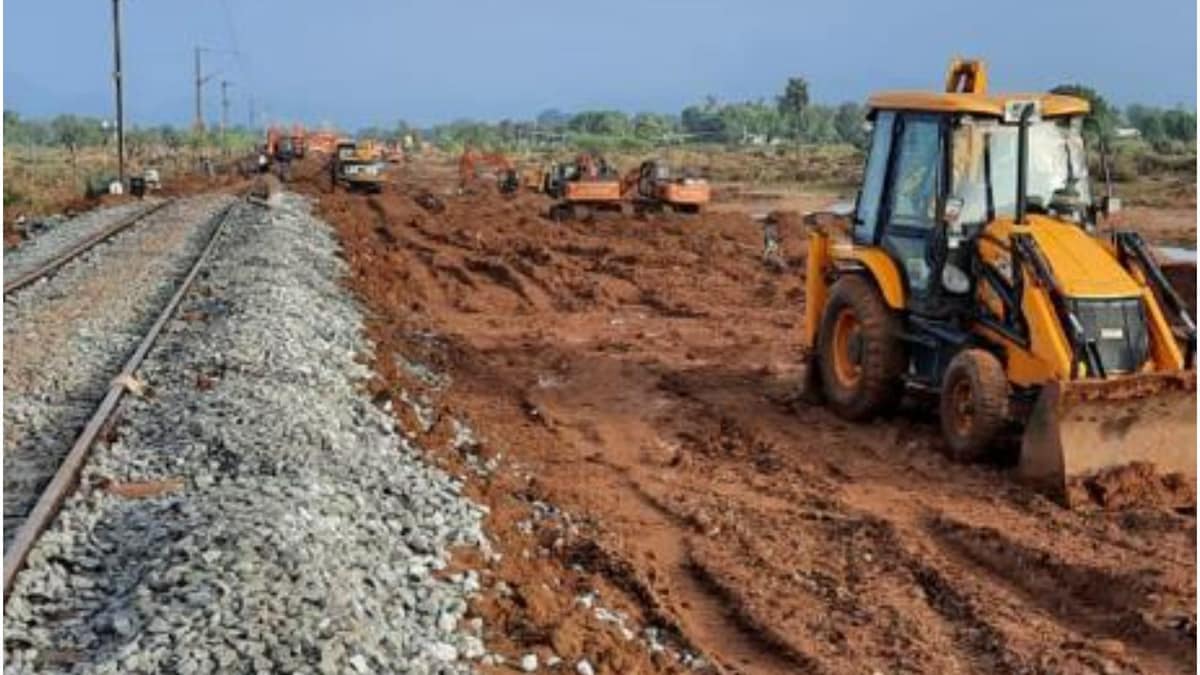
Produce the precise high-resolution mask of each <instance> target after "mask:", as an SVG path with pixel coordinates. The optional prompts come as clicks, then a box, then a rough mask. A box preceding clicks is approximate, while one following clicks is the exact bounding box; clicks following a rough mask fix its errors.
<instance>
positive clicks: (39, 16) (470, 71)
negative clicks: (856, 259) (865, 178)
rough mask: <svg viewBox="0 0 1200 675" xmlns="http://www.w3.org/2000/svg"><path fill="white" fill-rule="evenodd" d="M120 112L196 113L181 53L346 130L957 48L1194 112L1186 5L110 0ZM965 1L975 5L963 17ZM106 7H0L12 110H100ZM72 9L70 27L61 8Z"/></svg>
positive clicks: (1018, 72) (854, 85)
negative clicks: (118, 44) (203, 52)
mask: <svg viewBox="0 0 1200 675" xmlns="http://www.w3.org/2000/svg"><path fill="white" fill-rule="evenodd" d="M122 2H123V29H122V30H123V39H124V43H125V44H124V61H125V81H126V99H125V100H126V116H127V120H128V121H129V122H132V123H135V124H151V123H161V122H175V123H178V122H187V121H189V120H190V119H191V117H192V110H193V103H192V84H191V80H192V47H193V45H195V44H203V45H207V46H210V47H219V48H225V49H231V48H234V47H235V46H236V47H237V48H238V49H239V50H240V52H241V56H240V58H235V57H232V56H228V55H219V54H212V55H207V56H206V57H205V61H206V66H207V67H208V68H211V69H213V70H219V71H221V75H219V76H218V77H217V78H214V83H213V84H210V85H208V87H207V88H206V100H205V112H206V115H207V117H208V119H209V121H210V122H211V121H214V120H215V119H216V118H217V115H218V112H219V107H218V105H217V99H218V89H217V87H216V86H215V81H216V80H218V79H220V78H221V77H224V78H226V79H229V80H231V81H232V82H233V84H232V85H231V88H230V96H231V99H232V108H231V117H232V118H233V120H234V121H236V122H243V123H244V122H245V120H246V119H247V104H248V95H250V94H251V93H253V94H254V95H255V97H256V99H257V104H258V109H259V111H260V112H261V111H264V110H265V111H266V112H267V113H268V114H269V115H270V116H271V117H272V118H276V119H282V120H303V121H305V122H308V123H318V122H322V121H328V122H333V123H337V124H339V125H342V126H345V127H349V128H357V127H361V126H364V125H368V124H386V125H390V124H393V123H394V122H395V121H396V120H398V119H406V120H408V121H410V122H412V123H416V124H420V125H427V124H431V123H434V122H438V121H448V120H451V119H455V118H462V117H472V118H478V119H500V118H503V117H512V118H530V117H533V116H534V115H536V114H537V113H538V112H539V111H540V110H542V109H545V108H550V107H555V108H559V109H561V110H566V111H572V110H579V109H585V108H619V109H623V110H627V111H630V112H636V111H641V110H651V111H658V112H678V111H679V110H680V109H681V108H682V107H683V106H684V105H687V104H689V103H693V102H697V101H700V100H702V99H703V97H704V96H705V95H708V94H712V95H715V96H717V97H718V98H719V99H721V100H741V99H755V98H768V99H769V98H772V97H773V96H775V95H776V94H777V93H778V92H779V91H780V90H781V89H782V86H783V83H784V81H785V80H786V78H787V77H788V76H789V75H802V76H804V77H806V78H807V79H808V81H809V83H810V92H811V94H812V96H813V98H814V99H815V100H818V101H822V102H830V103H834V102H840V101H844V100H855V101H859V100H862V99H863V98H865V97H866V95H867V94H868V93H869V92H870V91H871V90H874V89H882V88H893V87H920V88H931V87H938V86H940V85H941V82H942V78H943V74H944V69H945V66H946V61H947V60H948V58H949V57H950V56H952V55H954V54H961V55H964V56H980V57H983V58H985V59H987V60H988V62H989V67H990V76H991V82H992V86H993V88H994V89H1009V90H1012V89H1045V88H1048V87H1050V86H1053V85H1054V84H1057V83H1060V82H1075V81H1079V82H1084V83H1089V84H1092V85H1094V86H1095V87H1097V88H1098V89H1099V90H1100V91H1101V92H1102V93H1103V94H1104V95H1106V96H1107V97H1108V98H1109V99H1110V100H1112V101H1114V102H1116V103H1117V104H1119V105H1125V104H1128V103H1133V102H1142V103H1148V104H1153V105H1161V106H1174V105H1177V104H1182V105H1184V106H1185V107H1187V108H1189V109H1194V108H1195V100H1196V3H1195V2H1194V0H1141V1H1140V2H1137V3H1128V2H1120V3H1118V2H1113V1H1112V0H1093V1H1091V2H1088V1H1084V0H1038V1H1031V0H1006V1H1004V2H987V3H974V2H962V0H905V1H903V2H889V1H879V2H864V1H861V0H849V1H845V2H843V1H839V0H822V1H821V2H799V1H793V2H787V1H784V0H776V1H766V0H743V1H741V2H734V1H732V0H731V1H729V2H720V1H717V0H663V1H658V2H656V1H654V0H642V1H638V0H605V1H603V2H573V1H571V0H557V1H542V0H502V1H499V0H498V1H488V0H459V1H457V2H455V1H451V0H444V1H442V2H437V1H433V0H431V1H410V2H404V1H400V0H392V1H384V0H343V1H342V2H334V1H331V0H122ZM968 7H970V9H967V8H968ZM110 11H111V4H110V3H109V2H108V1H107V0H75V1H72V2H64V1H61V0H58V1H55V0H49V1H47V0H8V1H7V2H5V3H4V107H5V108H8V109H14V110H17V111H18V112H21V113H23V114H26V115H32V116H41V115H49V114H54V113H57V112H77V113H83V114H94V115H111V114H112V112H111V111H112V108H113V104H112V93H111V80H110V72H111V67H112V46H111V39H112V35H111V29H110ZM68 17H69V18H68Z"/></svg>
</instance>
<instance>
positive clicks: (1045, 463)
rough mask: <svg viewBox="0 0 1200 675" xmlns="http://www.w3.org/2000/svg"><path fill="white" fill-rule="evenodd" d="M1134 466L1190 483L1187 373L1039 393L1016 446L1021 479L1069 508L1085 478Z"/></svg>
mask: <svg viewBox="0 0 1200 675" xmlns="http://www.w3.org/2000/svg"><path fill="white" fill-rule="evenodd" d="M1134 463H1144V464H1151V465H1153V466H1154V469H1155V472H1156V473H1157V474H1159V475H1163V476H1166V475H1169V474H1180V475H1181V476H1182V478H1183V480H1185V481H1188V482H1189V483H1190V484H1192V485H1194V484H1195V481H1196V373H1195V371H1183V372H1179V373H1170V374H1142V375H1132V376H1127V377H1121V378H1119V379H1112V380H1096V381H1075V382H1054V383H1051V384H1048V385H1046V386H1045V387H1043V388H1042V391H1041V394H1040V395H1039V397H1038V400H1037V402H1036V403H1035V405H1034V409H1033V412H1032V414H1031V415H1030V417H1029V421H1028V423H1027V424H1026V427H1025V435H1024V437H1023V438H1022V440H1021V458H1020V464H1019V467H1018V472H1019V473H1020V475H1021V477H1022V478H1023V479H1025V480H1027V481H1028V482H1030V483H1031V484H1033V485H1034V486H1036V487H1037V488H1038V489H1040V490H1042V491H1044V492H1046V493H1049V494H1050V495H1051V496H1053V497H1055V498H1057V499H1059V500H1060V501H1061V502H1063V503H1064V504H1066V505H1067V506H1072V505H1076V502H1079V501H1082V498H1086V495H1087V492H1086V490H1083V491H1081V490H1080V489H1079V486H1081V485H1083V482H1084V481H1086V480H1087V479H1088V478H1089V477H1091V476H1095V475H1096V474H1097V473H1099V472H1101V471H1105V470H1108V469H1112V468H1116V467H1121V466H1125V465H1129V464H1134Z"/></svg>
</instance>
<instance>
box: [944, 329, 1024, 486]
mask: <svg viewBox="0 0 1200 675" xmlns="http://www.w3.org/2000/svg"><path fill="white" fill-rule="evenodd" d="M1008 402H1009V388H1008V376H1007V375H1006V374H1005V372H1004V365H1003V364H1001V363H1000V359H998V358H996V357H995V355H993V354H992V353H990V352H987V351H984V350H982V349H964V350H963V351H961V352H959V353H958V354H956V355H955V356H954V358H953V359H951V360H950V365H949V367H947V368H946V374H945V376H944V377H943V378H942V396H941V402H940V404H939V409H940V410H939V412H940V414H941V421H942V436H943V437H944V438H945V439H946V446H947V448H948V449H949V452H950V456H951V457H952V458H954V459H956V460H958V461H962V462H974V461H979V460H981V459H983V458H984V457H986V456H987V455H988V454H989V451H990V450H991V449H992V447H993V446H994V445H995V443H996V440H997V438H998V437H999V436H1000V434H1001V432H1002V431H1003V430H1004V425H1005V424H1007V422H1008V414H1009V413H1008Z"/></svg>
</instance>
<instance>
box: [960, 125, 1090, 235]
mask: <svg viewBox="0 0 1200 675" xmlns="http://www.w3.org/2000/svg"><path fill="white" fill-rule="evenodd" d="M1082 124H1083V122H1082V118H1079V117H1074V118H1059V119H1052V120H1042V121H1039V122H1033V123H1030V125H1029V171H1028V174H1027V177H1026V184H1025V195H1026V202H1027V204H1028V208H1029V210H1030V211H1031V212H1039V211H1041V212H1046V211H1049V210H1053V211H1055V212H1056V213H1058V214H1060V215H1063V216H1066V217H1068V218H1073V219H1075V220H1079V221H1082V220H1083V216H1084V214H1085V213H1086V212H1087V206H1088V205H1089V204H1090V203H1091V194H1090V189H1089V181H1088V174H1087V158H1086V156H1085V154H1084V148H1083V135H1082V133H1081V128H1082ZM953 147H954V168H953V171H954V178H953V185H954V187H953V190H952V196H955V197H959V198H961V199H962V200H963V207H962V215H961V217H960V219H961V222H963V223H964V224H978V223H985V222H988V221H990V220H992V219H993V218H994V217H998V216H1007V217H1010V218H1011V217H1013V216H1014V215H1015V213H1016V201H1017V125H1015V124H1002V123H1000V122H999V121H998V120H993V119H981V118H972V117H963V118H961V120H960V124H959V125H958V127H957V128H956V129H955V130H954V144H953ZM989 179H990V190H989ZM989 193H990V199H991V209H990V211H991V213H989Z"/></svg>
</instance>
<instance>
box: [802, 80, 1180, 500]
mask: <svg viewBox="0 0 1200 675" xmlns="http://www.w3.org/2000/svg"><path fill="white" fill-rule="evenodd" d="M946 82H947V86H946V89H947V91H945V92H912V91H903V92H884V93H880V94H877V95H875V96H872V97H871V98H870V100H869V102H868V108H869V110H870V112H869V118H870V120H871V121H872V122H873V130H872V136H871V143H870V148H869V151H868V157H867V162H866V168H865V171H864V177H863V182H862V187H861V190H860V191H859V193H858V197H857V199H856V204H855V209H854V212H853V215H852V217H851V220H850V222H849V223H845V224H844V227H843V228H832V227H825V228H822V229H815V230H814V231H813V232H812V233H811V234H810V241H809V255H808V263H807V265H808V269H807V272H808V278H807V281H806V284H807V288H806V290H807V294H806V299H807V307H806V317H805V318H806V322H805V336H804V337H805V342H806V345H807V346H808V348H809V367H808V368H807V370H806V390H807V391H808V392H810V393H813V394H814V396H819V397H820V398H822V399H823V400H824V401H825V402H827V403H828V404H829V405H830V407H832V408H833V410H834V411H835V412H837V413H838V414H840V415H842V416H844V417H846V418H848V419H853V420H864V419H869V418H871V417H875V416H877V415H881V414H885V413H887V412H888V411H890V410H892V409H894V408H895V407H896V406H897V404H898V403H899V401H900V399H901V397H902V395H903V394H905V393H906V392H908V391H912V390H917V391H923V392H926V393H929V394H932V395H934V396H936V397H938V399H939V404H938V405H939V414H940V417H941V427H942V435H943V438H944V441H945V445H946V447H947V449H948V451H949V452H950V454H951V455H952V456H955V457H957V458H960V459H964V460H973V459H979V458H982V457H984V456H986V455H989V454H991V453H993V452H994V451H995V450H996V448H997V447H998V446H1000V445H1001V444H1002V441H1003V439H1004V437H1005V436H1006V434H1007V432H1008V431H1009V430H1011V429H1013V428H1017V429H1023V436H1022V439H1021V443H1020V446H1021V447H1020V450H1019V460H1018V472H1019V473H1020V475H1021V476H1022V477H1024V478H1026V479H1028V480H1029V481H1030V482H1032V483H1034V484H1037V485H1038V486H1040V487H1042V488H1043V489H1045V490H1046V491H1047V492H1050V493H1052V494H1053V495H1055V496H1058V497H1060V498H1062V499H1063V500H1064V501H1068V502H1069V501H1070V500H1071V497H1072V494H1073V493H1072V488H1071V486H1072V485H1073V484H1077V483H1078V482H1079V480H1080V479H1086V478H1087V477H1088V476H1090V475H1092V474H1095V473H1096V472H1099V471H1102V470H1106V469H1109V468H1110V467H1116V466H1120V465H1124V464H1129V463H1133V462H1148V463H1152V464H1154V465H1155V466H1156V467H1157V469H1158V470H1159V471H1160V472H1162V473H1175V472H1178V473H1182V474H1184V475H1186V476H1188V477H1189V478H1190V479H1191V480H1192V481H1194V480H1195V475H1196V468H1195V465H1196V462H1195V454H1194V450H1195V446H1196V418H1195V407H1196V396H1195V372H1194V370H1192V362H1193V360H1194V354H1195V341H1196V338H1195V334H1196V333H1195V324H1194V321H1193V319H1192V317H1191V316H1190V314H1189V312H1188V309H1187V307H1186V306H1185V305H1184V303H1183V302H1182V300H1181V299H1180V298H1179V296H1178V294H1177V293H1176V292H1175V291H1174V289H1173V288H1171V286H1170V285H1169V284H1168V283H1167V281H1166V279H1165V278H1164V276H1163V274H1162V271H1161V270H1160V269H1159V267H1158V266H1157V264H1156V263H1155V261H1154V259H1153V255H1152V254H1151V252H1150V251H1149V248H1148V247H1147V245H1146V244H1145V242H1144V241H1143V240H1142V239H1141V237H1140V236H1139V235H1138V234H1137V233H1135V232H1118V233H1116V234H1115V235H1114V236H1113V237H1112V238H1111V240H1104V239H1101V238H1099V237H1097V236H1095V234H1094V232H1095V229H1096V228H1095V225H1096V222H1097V219H1098V218H1100V217H1102V216H1104V215H1106V214H1107V213H1108V212H1111V211H1112V210H1113V209H1114V208H1115V206H1116V204H1117V203H1116V202H1115V201H1110V200H1105V199H1095V198H1094V191H1093V188H1092V184H1091V180H1090V177H1089V175H1088V168H1087V167H1088V164H1087V160H1086V147H1085V143H1084V138H1083V134H1082V125H1083V119H1084V117H1085V116H1086V115H1087V113H1088V111H1089V109H1088V104H1087V102H1086V101H1083V100H1080V99H1076V98H1072V97H1067V96H1058V95H1053V94H1013V95H992V94H988V93H987V91H986V83H987V76H986V71H985V69H984V67H983V64H982V63H980V62H978V61H955V62H953V63H952V64H951V68H950V70H949V73H948V76H947V80H946ZM1172 321H1174V323H1176V324H1177V325H1181V326H1182V327H1183V335H1182V336H1181V337H1182V339H1179V338H1177V336H1176V333H1175V332H1174V331H1173V330H1172V326H1171V323H1172Z"/></svg>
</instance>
